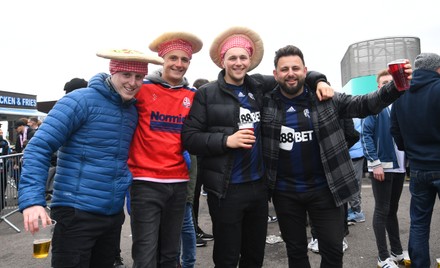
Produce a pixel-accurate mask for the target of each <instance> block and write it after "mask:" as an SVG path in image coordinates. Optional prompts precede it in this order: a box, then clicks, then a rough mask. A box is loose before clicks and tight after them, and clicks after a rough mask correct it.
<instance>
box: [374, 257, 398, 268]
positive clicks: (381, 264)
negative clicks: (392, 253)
mask: <svg viewBox="0 0 440 268" xmlns="http://www.w3.org/2000/svg"><path fill="white" fill-rule="evenodd" d="M377 268H399V266H397V264H396V263H395V262H394V261H393V260H392V259H391V257H390V258H388V259H386V260H384V261H381V260H380V259H377Z"/></svg>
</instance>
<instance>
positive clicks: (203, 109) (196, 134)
mask: <svg viewBox="0 0 440 268" xmlns="http://www.w3.org/2000/svg"><path fill="white" fill-rule="evenodd" d="M224 76H225V71H224V70H222V71H221V72H220V73H219V75H218V80H217V81H213V82H211V83H208V84H206V85H204V86H202V87H201V88H200V89H199V90H198V91H197V93H196V95H195V97H194V101H193V104H192V106H191V111H190V113H189V115H188V117H187V118H186V119H185V122H184V124H183V129H182V133H181V135H182V144H183V146H184V148H185V149H186V150H188V151H189V153H190V154H194V155H198V156H200V157H199V159H200V160H201V161H200V162H199V163H198V164H199V165H200V166H199V169H198V170H199V172H200V173H201V174H198V178H201V180H202V183H203V189H204V190H206V191H208V192H211V193H214V194H215V195H216V196H218V197H219V198H224V197H225V195H226V191H227V188H228V185H229V180H230V176H231V171H232V165H233V163H234V158H233V149H230V148H227V147H226V140H227V137H228V136H230V135H232V134H234V133H235V132H236V131H237V130H238V120H239V113H240V101H239V100H238V98H237V97H236V96H235V94H234V92H233V91H232V90H231V89H228V88H227V85H226V82H225V80H224ZM307 80H312V81H314V83H313V85H316V83H317V82H318V81H326V78H325V76H324V75H322V74H320V73H316V72H313V75H308V76H307ZM315 81H316V82H315ZM244 85H245V87H246V88H247V89H248V90H249V91H250V92H251V93H252V94H253V95H254V97H255V100H256V101H257V104H258V106H259V107H260V109H261V107H262V100H263V95H264V93H265V92H268V91H270V90H272V89H273V88H275V86H276V85H277V83H276V81H275V79H274V78H273V76H268V75H261V74H253V75H246V76H245V79H244Z"/></svg>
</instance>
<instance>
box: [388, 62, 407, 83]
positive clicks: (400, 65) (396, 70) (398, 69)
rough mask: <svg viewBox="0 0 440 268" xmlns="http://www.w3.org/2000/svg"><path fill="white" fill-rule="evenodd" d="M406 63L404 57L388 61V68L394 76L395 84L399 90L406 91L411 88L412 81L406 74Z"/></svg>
mask: <svg viewBox="0 0 440 268" xmlns="http://www.w3.org/2000/svg"><path fill="white" fill-rule="evenodd" d="M405 64H406V61H405V60H404V59H399V60H394V61H392V62H390V63H388V68H389V69H390V73H391V76H392V77H393V80H394V85H396V88H397V90H399V91H404V90H407V89H408V88H409V83H410V82H409V80H408V79H407V75H406V74H405V67H404V66H405Z"/></svg>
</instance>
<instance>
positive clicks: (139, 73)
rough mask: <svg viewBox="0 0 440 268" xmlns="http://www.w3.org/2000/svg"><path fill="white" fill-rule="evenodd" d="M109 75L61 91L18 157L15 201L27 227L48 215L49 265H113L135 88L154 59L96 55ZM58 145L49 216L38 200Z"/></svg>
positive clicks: (33, 228) (123, 53) (126, 53)
mask: <svg viewBox="0 0 440 268" xmlns="http://www.w3.org/2000/svg"><path fill="white" fill-rule="evenodd" d="M97 55H98V56H100V57H104V58H108V59H111V60H110V74H111V75H108V74H105V73H99V74H97V75H95V76H94V77H93V78H92V79H90V82H89V84H88V86H87V87H86V88H82V89H77V90H75V91H73V92H71V93H69V94H66V95H65V96H64V97H63V98H61V99H60V100H59V101H58V102H57V103H56V104H55V106H54V107H53V109H52V110H51V111H50V112H49V114H48V116H47V118H46V119H45V120H44V123H43V124H42V125H41V127H40V128H39V130H38V132H37V133H36V134H35V136H34V137H33V139H32V140H31V142H30V143H29V144H28V146H27V147H26V150H25V153H24V157H23V170H22V174H21V178H20V185H19V208H20V211H21V212H23V217H24V227H25V229H26V230H27V231H30V232H31V233H34V232H37V231H38V229H39V226H38V219H39V218H41V220H42V222H43V226H45V225H46V224H48V223H50V220H51V218H52V219H54V220H55V221H56V222H57V224H56V227H55V231H54V234H53V238H52V267H113V261H114V256H115V253H116V247H115V245H116V243H115V242H114V241H115V240H116V239H117V238H118V237H119V235H120V230H121V227H122V224H123V222H124V218H125V215H124V210H123V206H124V198H125V193H126V191H127V189H128V187H129V186H130V184H131V181H132V175H131V173H130V171H129V169H128V165H127V159H128V149H129V146H130V142H131V139H132V135H133V133H134V131H135V128H136V126H137V120H138V115H137V110H136V108H135V106H134V105H133V104H134V103H135V98H134V96H135V94H136V93H137V92H138V91H139V89H140V87H141V85H142V81H143V78H144V76H145V75H146V74H147V73H148V63H149V62H150V63H155V64H161V63H162V60H161V59H160V58H156V57H150V56H147V55H145V54H143V53H140V52H137V51H133V50H110V51H103V52H100V53H98V54H97ZM57 150H58V162H57V170H56V174H55V179H54V184H53V198H52V204H51V218H50V217H49V216H48V215H47V213H46V211H45V209H44V207H45V206H46V200H45V186H46V179H47V175H48V169H49V166H50V159H51V156H52V154H53V152H55V151H57Z"/></svg>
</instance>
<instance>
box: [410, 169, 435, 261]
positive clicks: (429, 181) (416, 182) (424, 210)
mask: <svg viewBox="0 0 440 268" xmlns="http://www.w3.org/2000/svg"><path fill="white" fill-rule="evenodd" d="M410 177H411V181H410V183H409V190H410V192H411V205H410V217H411V226H410V230H409V244H408V251H409V257H410V259H411V267H412V268H421V267H431V259H430V256H429V232H430V225H431V218H432V211H433V208H434V204H435V198H436V196H438V197H439V198H440V171H421V170H413V169H412V168H411V175H410Z"/></svg>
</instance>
